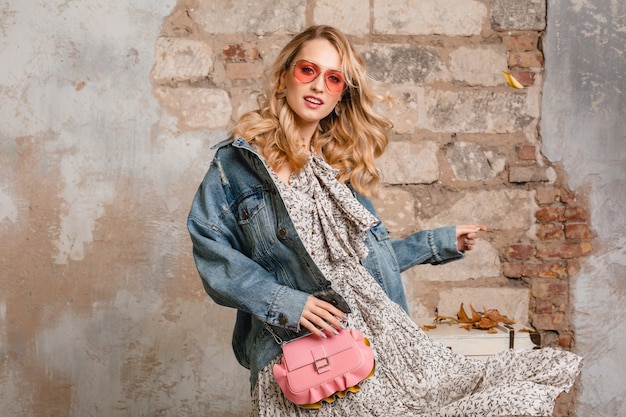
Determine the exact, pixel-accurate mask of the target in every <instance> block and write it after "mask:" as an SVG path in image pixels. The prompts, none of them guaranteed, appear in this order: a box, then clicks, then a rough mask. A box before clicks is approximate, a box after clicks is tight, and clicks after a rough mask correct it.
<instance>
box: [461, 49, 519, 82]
mask: <svg viewBox="0 0 626 417" xmlns="http://www.w3.org/2000/svg"><path fill="white" fill-rule="evenodd" d="M506 56H507V51H506V48H504V47H503V46H502V45H485V46H480V47H471V48H468V47H465V46H462V47H460V48H457V49H456V50H454V51H452V52H451V53H450V73H451V74H452V77H453V78H454V79H455V80H457V81H460V82H462V83H465V84H468V85H482V86H496V85H501V84H503V83H504V81H505V80H504V77H502V74H501V71H502V70H503V69H506V68H507V57H506Z"/></svg>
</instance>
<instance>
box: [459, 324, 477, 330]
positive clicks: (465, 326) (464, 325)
mask: <svg viewBox="0 0 626 417" xmlns="http://www.w3.org/2000/svg"><path fill="white" fill-rule="evenodd" d="M459 327H460V328H461V329H465V330H467V331H468V332H469V331H470V330H472V327H474V326H473V325H472V324H462V325H461V326H459Z"/></svg>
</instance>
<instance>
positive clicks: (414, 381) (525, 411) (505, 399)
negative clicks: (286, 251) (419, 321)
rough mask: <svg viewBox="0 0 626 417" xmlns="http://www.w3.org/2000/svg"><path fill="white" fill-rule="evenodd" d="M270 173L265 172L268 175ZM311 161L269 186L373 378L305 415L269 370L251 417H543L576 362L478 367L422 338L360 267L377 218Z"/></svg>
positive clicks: (521, 360)
mask: <svg viewBox="0 0 626 417" xmlns="http://www.w3.org/2000/svg"><path fill="white" fill-rule="evenodd" d="M269 171H270V172H273V171H272V170H271V169H269ZM336 174H337V172H336V170H334V169H333V168H332V167H330V166H329V165H328V164H327V163H326V162H325V161H324V160H323V159H322V158H321V157H319V156H315V155H314V156H312V157H311V158H310V160H309V163H308V164H307V165H306V167H305V168H304V169H303V170H302V171H301V172H300V174H299V175H293V174H292V176H291V179H290V184H289V185H288V184H285V183H284V182H283V181H281V180H280V179H279V178H278V177H277V176H276V175H275V174H273V177H274V181H275V183H276V185H277V187H278V189H279V191H280V194H281V196H282V198H283V200H284V201H285V204H286V206H287V209H288V210H289V214H290V216H291V218H292V220H293V222H294V224H295V226H296V229H297V230H298V233H299V235H300V238H301V239H302V242H303V243H304V245H305V247H306V249H307V250H308V252H309V253H310V254H311V256H312V257H313V259H314V260H315V261H316V262H317V264H318V266H319V267H320V269H321V271H322V272H323V273H324V275H325V276H326V277H327V278H328V279H329V280H330V281H331V282H332V285H333V288H334V289H335V290H336V291H337V292H338V293H340V294H341V295H342V296H343V297H344V298H345V299H346V301H347V302H348V304H349V305H350V307H351V309H352V313H351V314H350V315H349V317H348V327H351V328H356V329H359V330H360V331H361V332H362V333H363V334H364V336H365V337H367V338H368V339H369V340H370V341H371V344H372V349H373V350H374V356H375V360H376V372H375V374H374V376H373V377H371V378H369V379H367V380H366V381H364V382H362V383H361V390H360V391H359V392H357V393H348V394H347V395H346V397H345V398H341V399H337V400H336V401H334V402H332V403H323V405H322V407H321V409H318V410H306V409H302V408H299V407H298V406H297V405H295V404H293V403H291V402H290V401H289V400H287V399H286V398H285V397H284V396H283V394H282V392H281V390H280V387H279V386H278V384H277V383H276V381H275V379H274V376H273V373H272V367H273V365H274V364H275V363H279V362H280V359H281V356H280V355H279V356H278V357H277V358H275V359H274V360H273V361H271V362H270V363H269V364H268V365H266V366H265V367H264V368H263V369H262V370H261V371H260V373H259V378H258V382H257V384H256V386H255V387H254V389H253V394H252V405H253V407H252V408H253V411H252V413H253V416H259V417H278V416H316V417H330V416H346V417H347V416H350V417H355V416H381V417H382V416H384V417H396V416H397V417H406V416H442V417H443V416H480V417H489V416H509V415H524V416H549V415H551V414H552V409H553V407H554V403H555V400H556V397H557V396H558V394H559V393H560V392H562V391H567V390H569V388H570V387H571V386H572V384H573V382H574V379H575V377H576V375H577V374H578V372H579V371H580V366H581V358H580V357H579V356H577V355H575V354H573V353H570V352H565V351H560V350H554V349H548V348H546V349H538V350H525V351H524V350H508V351H505V352H502V353H500V354H497V355H494V356H492V357H491V358H490V359H489V360H488V361H487V362H486V363H484V362H482V361H479V360H477V359H470V358H467V357H465V356H462V355H459V354H455V353H453V352H452V351H451V350H449V349H447V348H446V347H444V346H443V345H441V344H440V343H438V342H435V341H433V340H432V339H430V338H429V337H428V336H427V335H426V334H425V333H424V332H423V331H422V330H421V329H420V328H419V327H418V326H417V325H416V324H415V323H414V322H413V321H412V320H411V318H410V317H409V316H408V315H407V314H406V312H405V311H404V310H403V309H402V308H401V307H399V306H398V305H397V304H396V303H394V302H393V301H391V300H390V299H389V298H388V297H387V295H386V294H385V292H384V291H383V290H382V288H381V287H380V286H379V285H378V284H377V283H376V281H375V280H374V278H373V277H372V276H371V275H370V274H369V273H368V271H367V270H366V269H365V268H364V267H363V266H362V265H361V264H360V263H359V259H360V258H362V257H364V256H366V255H367V246H366V245H365V243H364V238H365V235H366V232H367V229H368V228H369V227H371V226H372V225H374V224H375V223H376V222H377V219H376V218H375V217H374V216H373V215H372V214H371V213H369V212H368V211H367V209H365V208H364V207H363V206H362V205H361V204H360V203H359V202H358V201H357V200H356V199H355V198H354V197H353V195H352V193H351V191H350V190H349V189H348V188H347V187H346V186H345V185H343V184H341V183H339V182H338V181H337V180H336V179H335V176H336Z"/></svg>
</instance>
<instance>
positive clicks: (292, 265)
mask: <svg viewBox="0 0 626 417" xmlns="http://www.w3.org/2000/svg"><path fill="white" fill-rule="evenodd" d="M216 147H217V148H218V149H217V152H216V154H215V157H214V159H213V161H212V163H211V166H210V168H209V170H208V172H207V174H206V176H205V177H204V180H203V181H202V184H201V185H200V187H199V189H198V191H197V193H196V196H195V198H194V200H193V203H192V206H191V211H190V213H189V217H188V221H187V227H188V229H189V233H190V235H191V240H192V243H193V255H194V260H195V262H196V267H197V269H198V272H199V274H200V276H201V278H202V283H203V285H204V289H205V290H206V292H207V293H208V294H209V295H210V296H211V298H212V299H213V300H214V301H215V302H216V303H217V304H220V305H223V306H227V307H232V308H235V309H237V319H236V321H235V328H234V331H233V338H232V346H233V350H234V352H235V356H236V358H237V360H238V361H239V363H240V364H241V365H242V366H244V367H246V368H248V369H250V372H251V373H250V379H251V386H252V387H254V384H255V382H256V378H257V374H258V371H259V370H260V369H262V368H263V367H264V366H265V365H266V364H267V363H268V362H269V361H270V360H271V359H272V358H274V357H275V356H276V355H278V354H279V353H280V351H281V349H280V346H279V345H278V344H277V343H276V342H275V340H274V339H273V337H272V336H271V334H270V333H269V332H268V331H267V329H265V327H264V326H265V323H268V324H269V325H271V326H273V327H272V328H273V330H274V332H275V333H276V334H277V335H278V336H279V337H280V338H281V339H283V340H289V339H292V338H294V337H297V336H299V334H298V332H299V331H300V326H299V320H300V316H301V314H302V311H303V309H304V305H305V304H306V301H307V298H308V297H309V295H310V294H311V293H313V292H316V291H319V290H323V289H326V288H329V287H330V286H331V283H330V282H329V281H328V280H327V279H326V277H324V275H323V274H322V273H321V271H320V270H319V269H318V267H317V266H316V265H315V263H314V262H313V259H312V258H311V256H310V255H309V254H308V253H307V251H306V249H305V248H304V246H303V244H302V242H301V241H300V239H299V237H298V234H297V232H296V229H295V227H294V224H293V222H292V221H291V219H290V217H289V215H288V212H287V208H286V207H285V204H284V202H283V201H282V200H281V198H280V194H279V193H278V190H277V189H276V186H275V184H274V182H273V180H272V178H271V176H270V174H269V172H268V171H267V168H266V167H265V165H264V163H263V161H262V160H261V159H260V156H259V155H258V153H257V152H256V150H255V149H254V148H253V147H252V146H250V144H249V143H248V142H247V141H246V140H244V139H242V138H238V139H229V140H227V141H225V142H222V143H220V144H218V145H216ZM354 194H355V196H356V198H357V199H358V200H359V201H360V202H361V203H362V204H363V205H364V206H365V207H366V208H367V209H368V210H369V211H370V212H372V213H373V214H374V215H375V216H377V214H376V211H375V209H374V206H373V205H372V202H371V201H370V200H369V199H367V198H365V197H364V196H362V195H360V194H358V193H356V192H354ZM377 217H378V216H377ZM367 245H368V248H369V254H368V256H367V258H366V259H364V260H362V261H361V262H362V264H363V265H364V266H365V268H366V269H367V270H368V271H369V272H370V274H371V275H372V276H373V277H374V278H375V279H376V280H377V282H378V283H379V284H380V286H381V287H382V288H383V289H384V290H385V292H386V293H387V295H389V297H390V298H391V299H392V300H393V301H395V302H396V303H398V304H399V305H400V306H401V307H402V308H404V310H406V311H408V307H407V302H406V298H405V294H404V289H403V286H402V280H401V277H400V273H401V272H402V271H405V270H406V269H408V268H410V267H412V266H414V265H418V264H424V263H430V264H434V265H436V264H443V263H446V262H449V261H452V260H456V259H459V258H461V257H462V256H463V254H462V253H460V252H459V251H458V250H457V247H456V233H455V227H454V226H448V227H443V228H438V229H433V230H425V231H420V232H416V233H414V234H412V235H410V236H408V237H406V238H404V239H393V238H390V236H389V234H388V232H387V230H386V229H385V226H384V225H383V224H382V222H380V221H379V222H378V223H377V224H376V225H375V226H374V227H372V228H371V229H370V230H369V232H368V235H367Z"/></svg>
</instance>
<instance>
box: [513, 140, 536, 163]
mask: <svg viewBox="0 0 626 417" xmlns="http://www.w3.org/2000/svg"><path fill="white" fill-rule="evenodd" d="M535 152H536V147H535V145H527V144H520V145H517V156H518V157H519V159H521V160H524V161H529V160H535V158H536V156H535V155H536V154H535Z"/></svg>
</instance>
